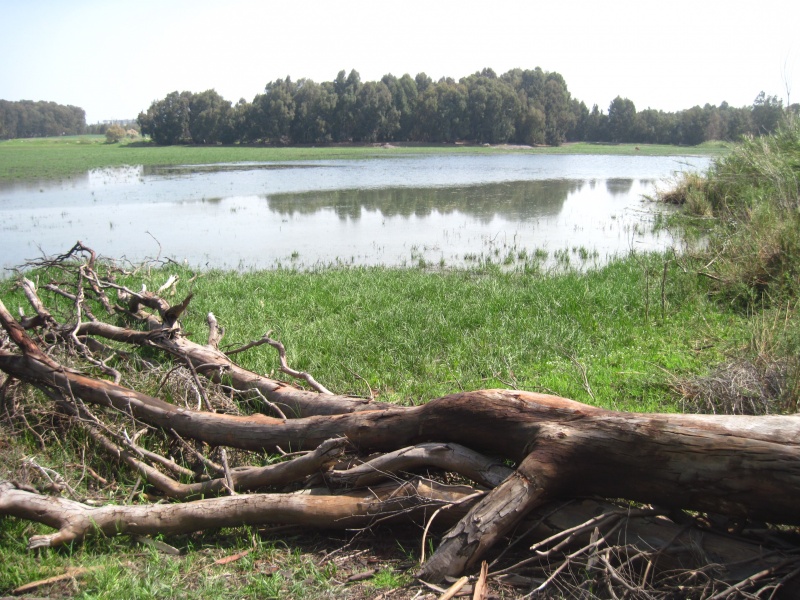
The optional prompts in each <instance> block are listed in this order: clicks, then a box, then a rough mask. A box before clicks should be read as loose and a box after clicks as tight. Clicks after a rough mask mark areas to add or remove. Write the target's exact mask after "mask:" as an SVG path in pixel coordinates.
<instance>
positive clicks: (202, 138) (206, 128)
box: [189, 89, 232, 144]
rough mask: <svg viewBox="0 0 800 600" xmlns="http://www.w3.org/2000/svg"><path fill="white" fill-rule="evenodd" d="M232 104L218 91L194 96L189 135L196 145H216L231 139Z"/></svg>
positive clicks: (190, 109)
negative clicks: (229, 131)
mask: <svg viewBox="0 0 800 600" xmlns="http://www.w3.org/2000/svg"><path fill="white" fill-rule="evenodd" d="M231 127H232V124H231V103H230V101H228V100H225V98H223V97H222V96H220V95H219V94H218V93H217V92H216V90H213V89H212V90H206V91H205V92H200V93H199V94H194V95H193V96H192V98H191V100H190V101H189V134H190V135H191V137H192V142H194V143H195V144H216V143H217V142H221V141H225V140H226V139H228V138H229V137H230V135H226V134H227V130H229V129H230V128H231Z"/></svg>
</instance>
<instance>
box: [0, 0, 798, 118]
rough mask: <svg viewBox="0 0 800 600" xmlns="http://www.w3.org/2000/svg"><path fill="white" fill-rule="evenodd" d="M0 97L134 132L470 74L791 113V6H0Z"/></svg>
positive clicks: (147, 2) (655, 103) (707, 0)
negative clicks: (548, 78)
mask: <svg viewBox="0 0 800 600" xmlns="http://www.w3.org/2000/svg"><path fill="white" fill-rule="evenodd" d="M0 23H2V28H1V31H2V33H1V34H0V57H2V58H0V61H2V62H0V98H2V99H5V100H22V99H26V100H50V101H54V102H58V103H60V104H72V105H75V106H80V107H81V108H83V109H85V110H86V119H87V122H88V123H95V122H98V121H102V120H106V119H124V118H135V117H136V115H137V114H138V113H139V112H140V111H142V110H146V109H147V107H148V106H149V105H150V103H151V102H152V101H153V100H156V99H160V98H163V97H164V96H166V95H167V94H168V93H169V92H171V91H174V90H178V91H183V90H188V91H192V92H201V91H203V90H207V89H210V88H214V89H216V90H217V91H218V92H219V93H220V94H222V95H223V96H224V97H225V98H226V99H228V100H231V101H233V102H236V101H237V100H238V99H239V98H245V99H246V100H248V101H250V100H252V99H253V96H255V95H256V94H257V93H259V92H261V91H263V89H264V85H265V84H266V83H267V82H268V81H272V80H275V79H277V78H283V77H285V76H286V75H289V76H291V77H292V79H300V78H303V77H306V78H310V79H313V80H315V81H317V82H322V81H331V80H333V79H334V78H335V77H336V74H337V73H338V72H339V71H340V70H342V69H344V70H346V71H348V72H349V71H350V70H351V69H355V70H356V71H358V72H359V73H360V75H361V80H362V81H374V80H379V79H380V78H381V77H382V76H383V75H384V74H386V73H392V74H394V75H397V76H398V77H399V76H401V75H403V74H404V73H409V74H411V75H412V76H413V75H416V74H417V73H419V72H425V73H427V74H428V75H429V76H430V77H432V78H433V79H434V80H436V79H439V78H440V77H444V76H448V77H453V78H454V79H459V78H461V77H464V76H466V75H469V74H471V73H474V72H475V71H479V70H481V69H483V68H484V67H490V68H492V69H494V70H495V71H496V72H497V74H498V75H499V74H502V73H504V72H505V71H508V70H509V69H513V68H516V67H519V68H522V69H533V68H535V67H541V68H542V69H544V70H545V71H557V72H559V73H561V75H563V76H564V79H565V80H566V82H567V86H568V87H569V90H570V92H571V93H572V96H573V97H575V98H578V99H579V100H583V101H584V102H585V103H586V105H587V106H588V107H589V108H591V107H592V105H593V104H597V105H599V106H600V108H601V109H607V108H608V105H609V103H610V102H611V100H612V99H613V98H614V97H615V96H617V95H619V96H622V97H627V98H630V99H631V100H633V102H634V103H635V105H636V108H637V110H642V109H644V108H648V107H650V108H656V109H662V110H666V111H676V110H682V109H685V108H690V107H692V106H694V105H697V104H699V105H701V106H702V105H703V104H706V103H711V104H719V103H721V102H722V101H727V102H728V103H729V104H731V105H733V106H745V105H749V104H751V103H752V102H753V99H754V98H755V97H756V95H757V94H758V93H759V92H760V91H762V90H763V91H765V92H766V93H767V94H769V95H776V96H778V97H779V98H781V99H782V100H783V101H784V103H786V99H787V98H786V96H787V90H786V88H787V84H788V86H789V88H790V93H791V96H790V99H791V101H792V102H798V101H800V42H799V41H798V39H800V36H798V34H797V27H798V23H800V2H797V1H796V0H782V1H775V0H759V1H758V2H753V1H748V2H743V1H740V0H723V1H718V0H672V1H671V2H665V1H664V0H659V1H657V2H656V1H650V0H635V1H633V0H631V1H629V0H624V1H613V0H612V1H608V2H598V1H586V0H574V1H570V0H547V1H546V2H541V1H534V0H527V1H522V0H520V1H517V0H492V1H486V0H482V1H480V2H474V1H472V0H457V1H450V0H445V1H442V0H424V1H418V0H404V1H402V2H388V1H379V0H371V1H361V0H338V1H337V0H328V1H322V0H319V1H317V0H314V1H312V0H283V1H281V2H268V1H255V0H224V1H222V0H218V1H210V0H191V1H170V0H136V1H127V0H0Z"/></svg>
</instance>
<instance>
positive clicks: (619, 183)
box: [606, 179, 633, 196]
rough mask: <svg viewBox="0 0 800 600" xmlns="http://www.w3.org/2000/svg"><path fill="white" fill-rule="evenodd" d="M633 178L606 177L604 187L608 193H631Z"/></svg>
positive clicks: (619, 194) (617, 194)
mask: <svg viewBox="0 0 800 600" xmlns="http://www.w3.org/2000/svg"><path fill="white" fill-rule="evenodd" d="M632 187H633V179H607V180H606V189H607V190H608V193H609V194H612V195H614V196H622V195H626V194H630V193H631V188H632Z"/></svg>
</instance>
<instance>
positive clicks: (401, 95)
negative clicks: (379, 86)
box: [381, 73, 419, 141]
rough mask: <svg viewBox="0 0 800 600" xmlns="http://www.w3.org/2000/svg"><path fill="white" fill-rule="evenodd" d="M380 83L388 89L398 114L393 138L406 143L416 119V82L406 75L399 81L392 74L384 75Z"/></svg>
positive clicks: (417, 94) (417, 97) (417, 95)
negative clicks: (396, 127)
mask: <svg viewBox="0 0 800 600" xmlns="http://www.w3.org/2000/svg"><path fill="white" fill-rule="evenodd" d="M381 82H382V83H383V84H384V85H385V86H386V87H387V88H388V89H389V93H391V95H392V103H393V105H394V108H395V109H396V110H397V112H398V116H399V122H398V125H399V127H398V129H397V132H396V133H395V135H394V137H395V139H398V140H403V141H408V140H410V139H411V134H412V131H413V129H414V124H415V123H416V119H417V102H418V99H419V91H418V90H417V82H416V81H415V80H414V79H413V78H412V77H411V75H409V74H408V73H406V74H405V75H403V76H402V77H401V78H400V79H398V78H397V77H395V76H394V75H392V74H388V75H384V76H383V78H382V79H381Z"/></svg>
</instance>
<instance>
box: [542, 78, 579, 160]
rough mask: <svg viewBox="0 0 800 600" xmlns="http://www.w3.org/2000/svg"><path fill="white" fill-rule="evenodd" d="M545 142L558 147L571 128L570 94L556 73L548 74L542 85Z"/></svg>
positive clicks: (562, 79)
mask: <svg viewBox="0 0 800 600" xmlns="http://www.w3.org/2000/svg"><path fill="white" fill-rule="evenodd" d="M543 102H544V114H545V131H544V137H545V142H546V143H547V144H549V145H551V146H558V145H559V144H561V143H562V142H564V141H566V137H567V131H568V130H569V129H570V127H572V122H573V116H572V112H571V111H570V93H569V91H568V90H567V84H566V82H565V81H564V78H563V77H562V76H561V75H559V74H558V73H548V74H547V76H546V81H545V84H544V95H543Z"/></svg>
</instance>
